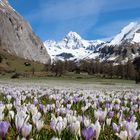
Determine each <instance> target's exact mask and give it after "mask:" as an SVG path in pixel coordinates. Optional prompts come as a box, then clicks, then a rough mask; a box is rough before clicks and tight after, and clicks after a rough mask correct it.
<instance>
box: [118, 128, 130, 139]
mask: <svg viewBox="0 0 140 140" xmlns="http://www.w3.org/2000/svg"><path fill="white" fill-rule="evenodd" d="M116 136H118V137H119V138H120V139H121V140H127V138H128V134H127V131H126V130H125V131H121V132H120V134H118V133H116Z"/></svg>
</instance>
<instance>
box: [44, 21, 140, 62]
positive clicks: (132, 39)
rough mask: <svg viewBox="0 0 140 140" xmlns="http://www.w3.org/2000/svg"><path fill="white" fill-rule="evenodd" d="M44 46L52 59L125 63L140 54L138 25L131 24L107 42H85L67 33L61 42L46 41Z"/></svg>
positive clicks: (71, 33)
mask: <svg viewBox="0 0 140 140" xmlns="http://www.w3.org/2000/svg"><path fill="white" fill-rule="evenodd" d="M44 45H45V47H46V49H47V51H48V53H49V54H50V56H51V58H52V59H60V60H65V59H67V60H80V59H95V58H98V59H100V60H101V61H103V60H109V61H115V62H121V61H127V60H128V59H134V58H135V57H136V56H138V55H139V54H140V24H139V23H137V22H131V23H130V24H128V25H127V26H125V27H124V28H123V29H122V30H121V32H120V33H118V34H117V35H116V36H114V38H113V39H112V40H111V41H107V42H104V41H101V40H85V39H83V38H82V37H80V36H79V35H78V34H77V33H76V32H69V33H68V34H67V35H66V36H65V37H64V38H63V39H62V40H61V41H58V42H56V41H53V40H47V41H45V42H44Z"/></svg>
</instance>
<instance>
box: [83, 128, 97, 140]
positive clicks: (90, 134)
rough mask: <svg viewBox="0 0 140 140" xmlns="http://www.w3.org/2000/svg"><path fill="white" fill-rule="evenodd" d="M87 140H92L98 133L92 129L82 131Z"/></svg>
mask: <svg viewBox="0 0 140 140" xmlns="http://www.w3.org/2000/svg"><path fill="white" fill-rule="evenodd" d="M82 134H83V137H84V138H85V140H91V139H92V138H93V137H95V135H96V131H95V130H94V129H93V128H92V127H88V128H84V129H83V130H82Z"/></svg>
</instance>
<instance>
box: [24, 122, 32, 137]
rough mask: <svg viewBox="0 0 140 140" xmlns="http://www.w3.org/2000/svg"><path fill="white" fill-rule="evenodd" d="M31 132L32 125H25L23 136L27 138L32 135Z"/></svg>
mask: <svg viewBox="0 0 140 140" xmlns="http://www.w3.org/2000/svg"><path fill="white" fill-rule="evenodd" d="M31 130H32V125H31V124H27V123H24V125H23V127H22V136H23V137H24V138H26V137H27V136H28V135H29V134H30V132H31Z"/></svg>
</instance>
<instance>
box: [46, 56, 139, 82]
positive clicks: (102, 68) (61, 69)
mask: <svg viewBox="0 0 140 140" xmlns="http://www.w3.org/2000/svg"><path fill="white" fill-rule="evenodd" d="M45 70H46V71H51V72H53V73H54V75H55V76H62V75H63V74H65V73H66V72H75V73H77V74H80V73H81V72H86V73H88V74H89V75H96V76H100V77H103V78H119V79H130V80H136V83H138V82H139V81H140V80H139V79H140V57H138V58H135V60H134V61H130V60H128V61H127V62H126V63H125V64H122V63H117V64H115V63H114V62H113V61H108V62H100V61H99V60H93V59H90V60H81V61H78V62H76V61H67V60H66V61H61V60H57V61H54V62H53V63H52V64H50V65H46V66H45Z"/></svg>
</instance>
